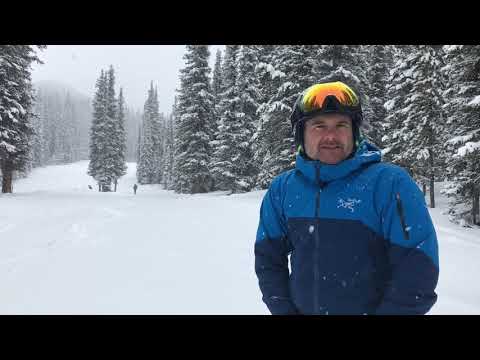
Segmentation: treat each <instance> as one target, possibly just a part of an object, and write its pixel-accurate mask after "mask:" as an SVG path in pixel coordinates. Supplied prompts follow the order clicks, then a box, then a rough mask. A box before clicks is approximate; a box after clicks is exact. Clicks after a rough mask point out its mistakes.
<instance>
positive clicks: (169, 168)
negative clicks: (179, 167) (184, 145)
mask: <svg viewBox="0 0 480 360" xmlns="http://www.w3.org/2000/svg"><path fill="white" fill-rule="evenodd" d="M174 106H175V105H174ZM174 116H175V115H174V114H173V113H172V114H170V116H169V117H168V118H167V120H166V124H165V138H164V139H165V141H164V157H165V160H164V163H163V174H164V177H163V186H164V188H165V189H167V190H172V189H173V184H174V181H173V155H174V154H173V150H174V149H173V139H174V133H173V128H174Z"/></svg>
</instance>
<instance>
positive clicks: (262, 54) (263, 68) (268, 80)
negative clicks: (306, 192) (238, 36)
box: [252, 45, 285, 189]
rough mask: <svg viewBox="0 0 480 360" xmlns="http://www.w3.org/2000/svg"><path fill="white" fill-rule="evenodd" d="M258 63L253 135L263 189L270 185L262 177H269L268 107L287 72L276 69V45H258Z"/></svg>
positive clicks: (258, 183)
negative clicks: (256, 102)
mask: <svg viewBox="0 0 480 360" xmlns="http://www.w3.org/2000/svg"><path fill="white" fill-rule="evenodd" d="M255 49H256V52H257V61H258V62H257V65H256V67H255V77H256V79H257V90H258V108H257V112H256V123H255V132H254V134H253V136H252V152H253V161H254V166H255V169H256V174H257V175H256V177H255V184H256V185H255V188H256V189H262V188H266V187H268V184H269V181H268V180H267V181H265V182H262V179H265V178H268V177H267V176H266V173H267V171H268V169H266V168H262V164H263V162H264V160H265V158H266V157H269V154H267V153H268V146H267V145H268V143H267V141H266V140H267V139H269V138H271V137H269V134H268V133H267V131H268V130H269V129H268V128H266V127H265V126H263V120H264V117H263V116H262V114H265V112H266V108H267V106H268V102H269V100H270V99H271V98H272V97H273V95H274V93H275V91H276V89H277V88H278V86H280V78H281V77H283V76H285V74H283V73H281V72H280V71H278V70H276V69H275V67H274V66H273V61H274V56H273V55H274V51H275V45H257V46H256V48H255Z"/></svg>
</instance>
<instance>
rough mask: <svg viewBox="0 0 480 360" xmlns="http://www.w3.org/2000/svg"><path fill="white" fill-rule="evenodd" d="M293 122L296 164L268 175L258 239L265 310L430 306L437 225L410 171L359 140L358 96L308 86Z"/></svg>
mask: <svg viewBox="0 0 480 360" xmlns="http://www.w3.org/2000/svg"><path fill="white" fill-rule="evenodd" d="M291 122H292V128H293V130H294V135H295V143H296V146H297V148H298V153H297V157H296V167H295V169H293V170H290V171H287V172H285V173H283V174H280V175H279V176H277V177H276V178H275V179H274V180H273V181H272V184H271V186H270V188H269V190H268V192H267V193H266V194H265V197H264V199H263V202H262V206H261V210H260V223H259V227H258V231H257V239H256V242H255V271H256V274H257V276H258V279H259V285H260V289H261V291H262V293H263V301H264V302H265V304H266V305H267V307H268V309H269V310H270V312H271V313H272V314H274V315H277V314H278V315H280V314H326V315H328V314H332V315H333V314H358V315H361V314H425V313H427V312H428V311H429V310H430V309H431V307H432V306H433V305H434V304H435V302H436V300H437V295H436V293H435V288H436V285H437V281H438V273H439V269H438V248H437V239H436V234H435V230H434V227H433V224H432V221H431V218H430V215H429V212H428V209H427V207H426V204H425V200H424V196H423V193H422V192H421V191H420V189H419V188H418V186H417V185H416V184H415V183H414V181H413V180H412V179H411V177H410V176H409V175H408V174H407V172H406V171H404V170H403V169H402V168H400V167H398V166H395V165H392V164H387V163H382V162H381V161H380V160H381V159H380V155H381V154H380V151H379V150H378V148H376V147H375V146H373V145H371V144H369V143H368V142H366V141H364V140H363V139H362V138H361V133H360V125H361V122H362V109H361V104H360V99H359V97H358V96H357V94H355V92H354V91H353V90H352V89H351V88H350V87H348V86H347V85H346V84H344V83H342V82H333V83H323V84H316V85H314V86H311V87H310V88H308V89H307V90H305V91H304V92H303V93H302V94H301V95H300V97H299V98H298V100H297V102H296V103H295V105H294V110H293V112H292V115H291ZM288 256H290V268H291V273H290V272H289V267H288Z"/></svg>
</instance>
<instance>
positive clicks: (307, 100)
mask: <svg viewBox="0 0 480 360" xmlns="http://www.w3.org/2000/svg"><path fill="white" fill-rule="evenodd" d="M332 97H333V98H334V99H335V100H336V101H334V104H331V103H332V101H325V100H327V99H329V100H333V99H332ZM299 100H300V101H299V103H298V106H299V110H300V111H301V112H302V113H303V114H305V115H307V114H309V113H312V112H315V113H316V112H319V111H328V110H329V109H330V107H332V105H333V106H337V107H338V106H340V109H339V110H347V111H348V110H357V109H358V107H359V106H360V100H359V98H358V96H357V94H355V92H354V91H353V90H352V89H351V88H350V87H348V86H347V85H346V84H344V83H342V82H340V81H337V82H330V83H324V84H316V85H313V86H311V87H309V88H308V89H307V90H305V91H304V92H303V94H302V96H301V98H300V99H299ZM335 103H336V104H335ZM342 108H343V109H342Z"/></svg>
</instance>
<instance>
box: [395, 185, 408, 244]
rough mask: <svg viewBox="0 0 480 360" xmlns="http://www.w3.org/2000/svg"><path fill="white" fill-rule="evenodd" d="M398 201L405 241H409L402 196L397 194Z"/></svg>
mask: <svg viewBox="0 0 480 360" xmlns="http://www.w3.org/2000/svg"><path fill="white" fill-rule="evenodd" d="M395 198H396V200H397V211H398V216H400V223H401V224H402V230H403V236H404V237H405V240H409V238H410V237H409V235H408V231H407V225H406V223H405V215H404V212H403V206H402V200H401V199H400V194H399V193H397V194H396V196H395Z"/></svg>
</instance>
